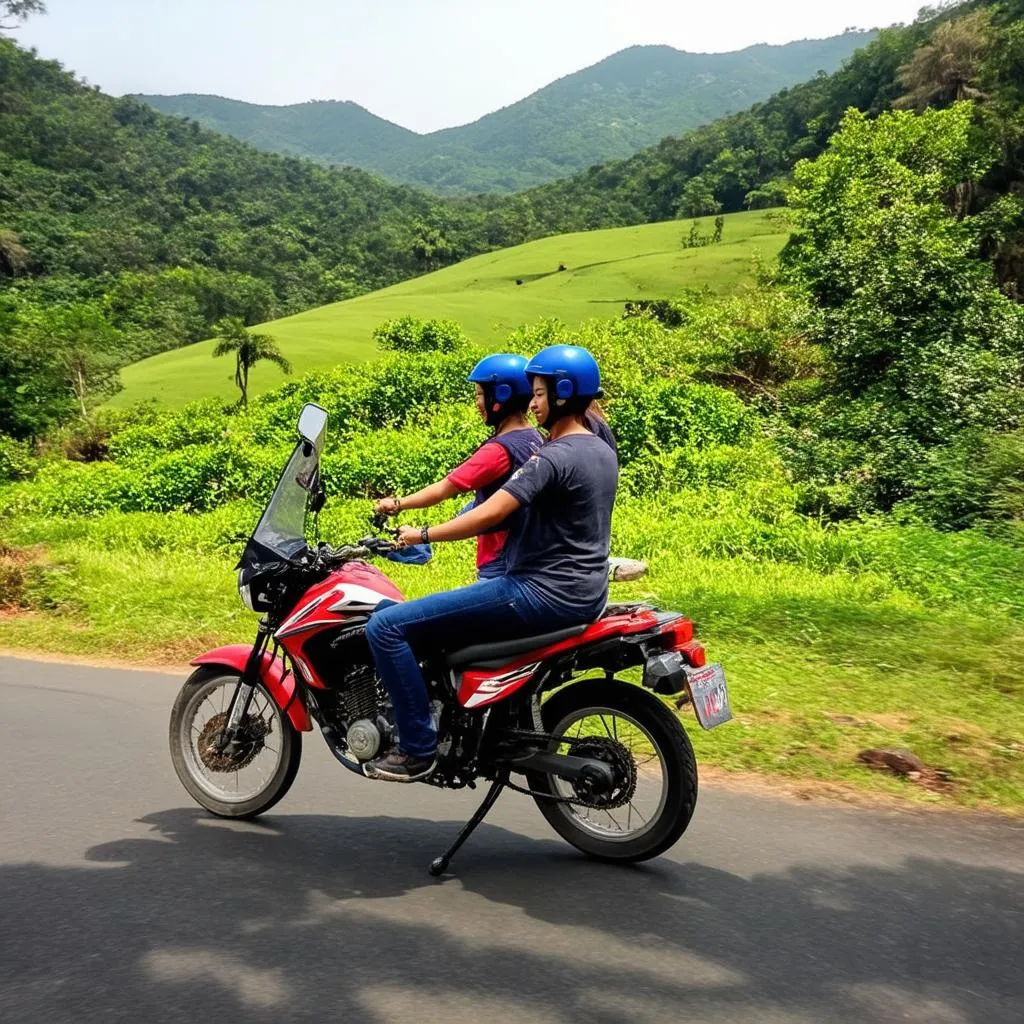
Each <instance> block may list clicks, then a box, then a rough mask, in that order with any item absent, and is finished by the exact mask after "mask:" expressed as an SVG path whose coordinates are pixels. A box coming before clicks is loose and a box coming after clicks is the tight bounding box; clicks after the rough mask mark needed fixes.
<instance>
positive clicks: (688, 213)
mask: <svg viewBox="0 0 1024 1024" xmlns="http://www.w3.org/2000/svg"><path fill="white" fill-rule="evenodd" d="M721 209H722V204H721V203H720V202H719V201H718V200H717V199H716V198H715V192H714V189H713V188H712V187H711V184H710V183H709V182H708V180H707V179H706V178H704V177H702V176H700V175H698V176H697V177H695V178H691V179H690V180H689V181H688V182H687V183H686V184H685V185H684V186H683V191H682V192H681V193H680V196H679V202H678V203H677V204H676V216H683V217H706V216H708V215H709V214H712V213H718V212H719V211H720V210H721Z"/></svg>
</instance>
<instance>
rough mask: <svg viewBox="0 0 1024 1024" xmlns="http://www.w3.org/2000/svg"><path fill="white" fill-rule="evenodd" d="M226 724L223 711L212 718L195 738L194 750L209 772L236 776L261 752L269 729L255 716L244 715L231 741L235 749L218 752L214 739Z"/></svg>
mask: <svg viewBox="0 0 1024 1024" xmlns="http://www.w3.org/2000/svg"><path fill="white" fill-rule="evenodd" d="M227 724H228V716H227V712H226V711H222V712H221V713H220V714H219V715H214V716H213V718H211V719H210V720H209V721H208V722H207V723H206V725H204V726H203V731H202V732H201V733H200V734H199V738H198V739H197V740H196V748H197V750H198V752H199V759H200V760H201V761H202V762H203V764H204V765H205V766H206V767H207V768H208V769H209V770H210V771H211V772H237V771H239V770H241V769H242V768H244V767H245V766H246V765H248V764H251V763H252V761H253V760H254V759H255V757H256V755H257V754H258V753H259V752H260V751H261V750H262V749H263V741H264V739H265V738H266V736H267V733H269V732H270V726H269V724H268V723H267V722H265V721H264V720H263V719H262V718H259V717H257V716H256V715H247V716H246V720H245V722H243V723H242V724H241V725H240V726H239V727H238V734H237V736H236V738H235V746H236V749H235V750H234V751H232V752H228V751H219V750H218V749H217V739H218V737H219V736H220V734H221V733H222V732H223V731H224V726H226V725H227Z"/></svg>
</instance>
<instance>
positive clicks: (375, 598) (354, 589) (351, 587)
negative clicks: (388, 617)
mask: <svg viewBox="0 0 1024 1024" xmlns="http://www.w3.org/2000/svg"><path fill="white" fill-rule="evenodd" d="M335 590H336V591H337V593H338V594H339V600H337V601H335V602H334V604H332V605H330V606H329V607H328V609H327V610H328V611H329V612H365V611H370V610H371V609H373V608H376V607H377V605H379V604H380V603H381V601H383V600H384V595H383V594H378V593H377V591H376V590H371V589H370V588H369V587H361V586H359V584H358V583H343V584H342V585H341V586H338V587H335Z"/></svg>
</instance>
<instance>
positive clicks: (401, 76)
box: [11, 0, 922, 132]
mask: <svg viewBox="0 0 1024 1024" xmlns="http://www.w3.org/2000/svg"><path fill="white" fill-rule="evenodd" d="M921 6H922V0H909V2H908V0H852V2H851V0H774V2H772V3H769V2H766V0H753V2H752V0H716V2H714V3H708V2H702V3H694V2H692V0H501V2H495V0H375V2H372V0H291V3H287V2H281V0H47V7H48V11H49V13H47V14H46V15H43V16H41V17H35V18H33V19H31V20H30V21H29V22H27V23H26V24H25V25H23V26H22V27H21V28H19V29H18V30H17V31H15V32H12V33H11V35H13V36H14V38H15V39H17V40H18V41H19V42H20V43H22V44H23V45H29V46H35V47H36V48H37V49H38V51H39V53H40V55H41V56H43V57H48V58H52V59H55V60H59V61H61V63H63V64H64V66H65V67H67V68H69V69H71V70H73V71H75V72H76V73H77V74H78V75H79V76H81V77H84V78H85V79H87V80H88V81H89V82H90V84H93V85H98V86H100V88H102V89H103V91H104V92H107V93H111V94H113V95H122V94H124V93H179V92H198V93H213V94H215V95H218V96H229V97H231V98H233V99H241V100H248V101H249V102H251V103H272V104H286V103H301V102H303V101H305V100H310V99H333V100H354V101H355V102H356V103H359V104H360V105H361V106H364V107H366V108H367V109H369V110H371V111H373V113H375V114H377V115H379V116H380V117H385V118H387V119H388V120H390V121H394V122H395V123H397V124H400V125H403V126H404V127H406V128H411V129H413V130H414V131H419V132H427V131H434V130H436V129H438V128H446V127H450V126H452V125H457V124H465V123H467V122H469V121H473V120H475V119H476V118H478V117H482V116H483V115H484V114H487V113H490V112H491V111H493V110H497V109H498V108H500V107H503V106H507V105H508V104H510V103H514V102H515V101H516V100H519V99H522V98H523V97H524V96H527V95H529V94H530V93H532V92H535V91H536V90H537V89H540V88H541V87H543V86H545V85H547V84H548V83H549V82H552V81H554V80H555V79H556V78H561V77H562V76H563V75H567V74H571V73H572V72H574V71H578V70H580V69H581V68H584V67H587V66H589V65H591V64H594V63H596V62H597V61H599V60H601V59H603V58H604V57H607V56H609V55H610V54H612V53H615V52H616V51H618V50H621V49H624V48H625V47H627V46H632V45H634V44H637V43H640V44H644V43H665V44H668V45H669V46H674V47H676V48H677V49H680V50H692V51H700V52H706V53H718V52H723V51H727V50H738V49H742V48H743V47H745V46H751V45H753V44H755V43H786V42H790V41H791V40H794V39H808V38H812V39H813V38H821V37H824V36H830V35H837V34H838V33H840V32H842V31H843V30H844V29H845V28H847V27H856V28H875V27H878V26H884V25H891V24H894V23H896V22H908V21H912V20H913V19H914V17H915V15H916V14H917V11H918V9H919V8H920V7H921Z"/></svg>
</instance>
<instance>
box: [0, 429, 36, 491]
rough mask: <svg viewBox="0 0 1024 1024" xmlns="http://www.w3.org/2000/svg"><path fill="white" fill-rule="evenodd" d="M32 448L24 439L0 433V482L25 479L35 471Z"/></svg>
mask: <svg viewBox="0 0 1024 1024" xmlns="http://www.w3.org/2000/svg"><path fill="white" fill-rule="evenodd" d="M35 468H36V466H35V460H34V459H33V458H32V449H31V448H30V447H29V445H27V444H26V443H25V442H24V441H16V440H15V439H14V438H13V437H6V436H4V435H3V434H0V483H7V482H9V481H12V480H27V479H28V478H29V477H31V476H32V474H33V473H34V472H35Z"/></svg>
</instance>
